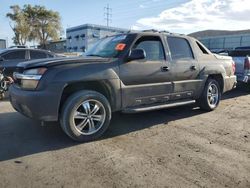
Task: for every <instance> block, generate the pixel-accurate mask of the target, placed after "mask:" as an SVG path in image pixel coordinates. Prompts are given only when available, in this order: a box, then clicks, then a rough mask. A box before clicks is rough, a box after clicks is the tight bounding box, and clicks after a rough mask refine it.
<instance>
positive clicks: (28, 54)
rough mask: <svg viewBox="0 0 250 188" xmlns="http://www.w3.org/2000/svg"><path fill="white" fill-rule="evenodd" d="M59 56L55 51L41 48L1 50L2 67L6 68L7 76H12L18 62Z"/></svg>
mask: <svg viewBox="0 0 250 188" xmlns="http://www.w3.org/2000/svg"><path fill="white" fill-rule="evenodd" d="M54 57H57V55H56V54H55V53H52V52H50V51H46V50H40V49H29V48H8V49H4V50H1V51H0V69H3V68H5V74H6V76H12V75H13V72H14V70H15V68H16V66H17V64H18V63H20V62H24V61H29V60H34V59H44V58H54Z"/></svg>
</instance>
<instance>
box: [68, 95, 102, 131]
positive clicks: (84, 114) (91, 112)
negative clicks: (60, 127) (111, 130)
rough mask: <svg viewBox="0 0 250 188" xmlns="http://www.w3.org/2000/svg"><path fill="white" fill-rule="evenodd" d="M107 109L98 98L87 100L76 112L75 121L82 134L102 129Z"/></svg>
mask: <svg viewBox="0 0 250 188" xmlns="http://www.w3.org/2000/svg"><path fill="white" fill-rule="evenodd" d="M105 118H106V111H105V108H104V106H103V104H102V103H101V102H99V101H97V100H93V99H90V100H86V101H84V102H83V103H81V104H80V105H79V106H78V107H77V109H76V110H75V112H74V117H73V123H74V126H75V128H76V130H77V131H78V132H79V133H81V134H82V135H91V134H94V133H96V132H97V131H98V130H100V129H101V128H102V126H103V124H104V122H105Z"/></svg>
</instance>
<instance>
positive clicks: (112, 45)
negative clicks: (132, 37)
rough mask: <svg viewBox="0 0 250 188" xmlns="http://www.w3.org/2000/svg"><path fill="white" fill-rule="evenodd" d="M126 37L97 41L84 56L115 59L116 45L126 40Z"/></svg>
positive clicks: (117, 36)
mask: <svg viewBox="0 0 250 188" xmlns="http://www.w3.org/2000/svg"><path fill="white" fill-rule="evenodd" d="M126 37H127V35H116V36H111V37H106V38H103V39H101V40H98V41H97V42H96V43H95V44H94V46H93V47H92V48H90V50H88V51H87V52H86V54H85V55H86V56H98V57H115V56H116V55H117V54H118V52H119V51H118V50H117V49H116V47H117V45H118V44H119V43H121V42H122V41H123V40H124V39H126Z"/></svg>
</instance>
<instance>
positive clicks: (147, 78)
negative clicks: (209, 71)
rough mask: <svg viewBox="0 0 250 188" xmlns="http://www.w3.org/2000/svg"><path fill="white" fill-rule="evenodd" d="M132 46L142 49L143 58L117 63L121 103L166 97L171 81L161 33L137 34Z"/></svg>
mask: <svg viewBox="0 0 250 188" xmlns="http://www.w3.org/2000/svg"><path fill="white" fill-rule="evenodd" d="M131 49H143V50H144V51H145V52H146V58H145V59H142V60H134V61H129V62H124V63H123V64H121V65H120V79H121V87H122V97H123V107H132V106H138V105H149V104H151V103H157V102H158V103H161V102H165V101H168V99H169V94H170V93H171V92H172V84H171V76H170V74H169V72H168V71H167V69H166V67H168V66H169V62H168V61H166V56H165V53H164V45H163V43H162V39H161V37H159V36H143V37H140V38H138V39H137V40H136V42H135V43H134V44H133V45H132V48H131ZM164 68H165V69H164Z"/></svg>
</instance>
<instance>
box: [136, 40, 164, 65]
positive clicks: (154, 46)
mask: <svg viewBox="0 0 250 188" xmlns="http://www.w3.org/2000/svg"><path fill="white" fill-rule="evenodd" d="M133 48H134V49H143V50H144V51H145V52H146V60H147V61H162V60H164V59H165V56H164V50H163V45H162V42H161V39H160V38H159V37H142V38H140V39H139V40H138V41H137V42H136V43H135V45H134V47H133Z"/></svg>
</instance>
